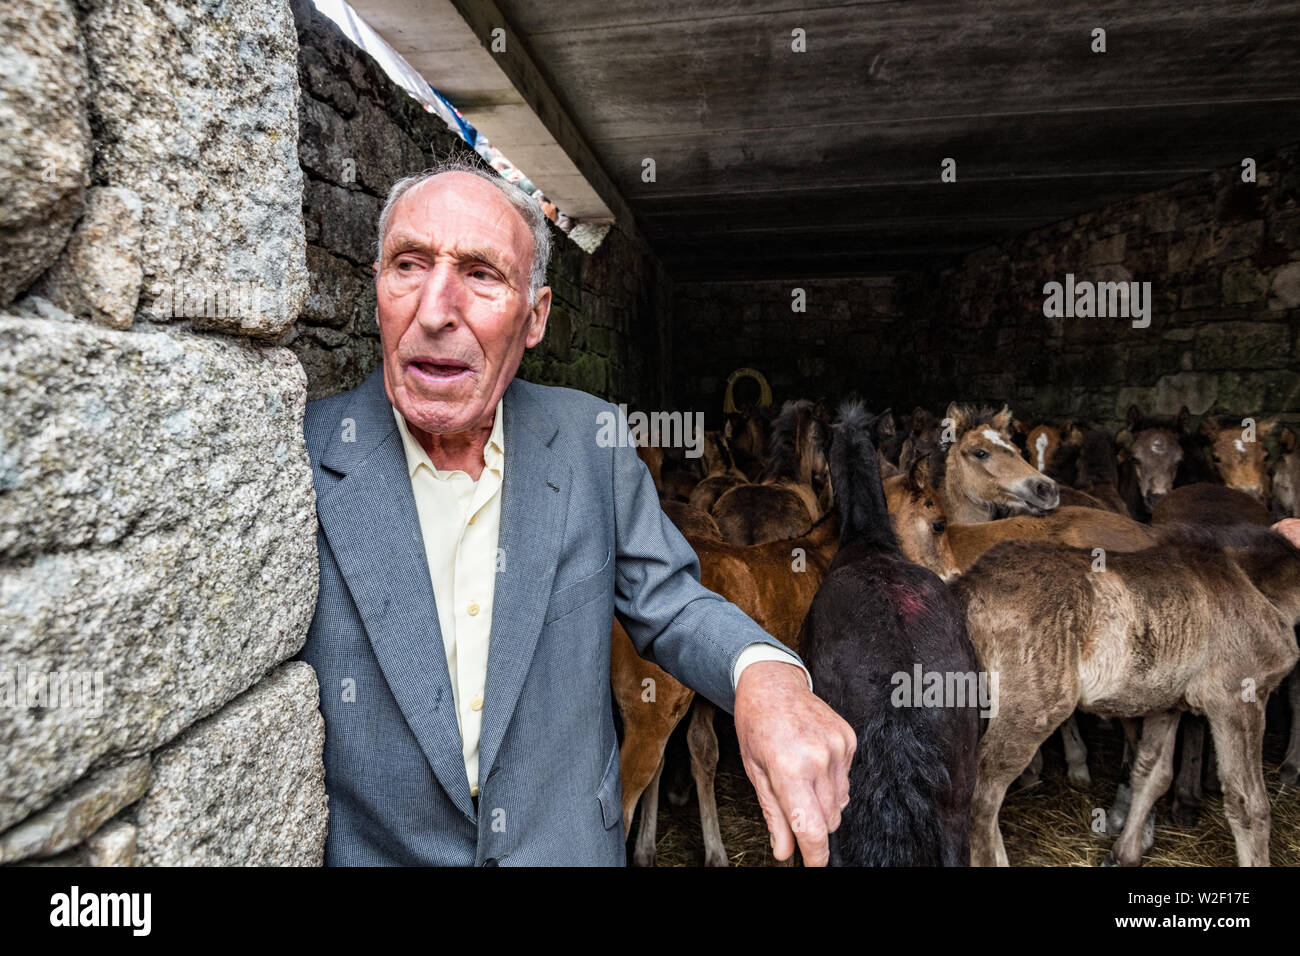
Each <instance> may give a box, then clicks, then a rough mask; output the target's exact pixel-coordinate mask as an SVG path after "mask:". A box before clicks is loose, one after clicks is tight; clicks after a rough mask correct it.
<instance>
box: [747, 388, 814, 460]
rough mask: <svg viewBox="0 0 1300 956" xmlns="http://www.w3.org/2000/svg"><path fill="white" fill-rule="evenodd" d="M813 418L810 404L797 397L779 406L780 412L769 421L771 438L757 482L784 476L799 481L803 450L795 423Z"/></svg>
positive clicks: (804, 399)
mask: <svg viewBox="0 0 1300 956" xmlns="http://www.w3.org/2000/svg"><path fill="white" fill-rule="evenodd" d="M812 418H813V403H812V402H811V401H810V400H808V399H806V398H800V399H798V400H795V401H789V402H786V403H785V404H784V405H782V406H781V414H779V415H777V416H776V418H775V420H773V422H772V437H771V440H770V442H769V444H768V454H767V466H766V467H765V468H764V469H763V474H762V475H760V476H759V481H771V480H772V479H775V478H788V479H790V480H791V481H802V480H803V478H804V476H803V475H802V474H800V469H801V467H803V466H804V464H805V462H804V461H803V452H802V450H801V449H800V448H799V432H800V428H799V426H800V425H801V424H802V423H803V422H804V421H808V420H811V419H812Z"/></svg>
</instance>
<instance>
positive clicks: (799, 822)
mask: <svg viewBox="0 0 1300 956" xmlns="http://www.w3.org/2000/svg"><path fill="white" fill-rule="evenodd" d="M796 793H797V794H798V795H797V796H796V797H794V798H793V799H792V800H791V801H790V803H789V805H788V811H787V812H788V815H789V820H790V827H791V829H792V830H794V836H795V839H796V840H798V841H799V852H800V854H802V855H803V865H804V866H825V865H826V864H827V863H828V862H830V857H831V852H830V842H829V833H830V830H829V829H828V828H827V825H826V817H825V815H824V814H823V813H822V807H821V801H820V800H819V799H818V797H817V794H816V793H815V792H814V791H813V789H812V788H811V787H809V786H807V785H805V786H802V787H800V788H799V789H798V790H797V791H796ZM836 813H837V814H838V811H836Z"/></svg>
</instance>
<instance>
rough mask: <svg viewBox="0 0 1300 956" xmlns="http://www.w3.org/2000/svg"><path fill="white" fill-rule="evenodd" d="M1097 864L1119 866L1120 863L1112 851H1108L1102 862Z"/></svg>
mask: <svg viewBox="0 0 1300 956" xmlns="http://www.w3.org/2000/svg"><path fill="white" fill-rule="evenodd" d="M1097 865H1098V866H1119V864H1118V863H1116V862H1115V857H1114V855H1113V854H1111V853H1107V854H1106V855H1105V856H1104V857H1102V858H1101V862H1100V863H1098V864H1097Z"/></svg>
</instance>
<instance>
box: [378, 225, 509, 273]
mask: <svg viewBox="0 0 1300 956" xmlns="http://www.w3.org/2000/svg"><path fill="white" fill-rule="evenodd" d="M429 248H430V245H429V243H428V242H427V241H426V240H424V239H421V238H420V237H418V236H413V235H410V234H406V235H403V234H401V233H398V234H396V235H394V236H393V237H392V238H390V239H389V240H388V242H387V243H385V248H384V251H385V253H386V254H387V255H388V256H389V258H392V257H393V256H399V255H401V254H402V253H404V252H425V251H428V250H429ZM451 254H452V255H453V256H454V257H455V258H456V260H457V261H458V262H475V261H478V262H485V263H487V264H488V265H490V266H491V267H492V268H494V269H496V270H497V271H498V272H500V273H501V274H502V275H504V276H506V277H507V278H509V277H510V269H509V268H508V267H507V266H506V263H505V261H504V259H503V258H502V256H501V254H500V253H499V252H497V251H496V250H494V249H490V248H487V247H483V246H475V247H471V248H467V249H455V250H452V253H451Z"/></svg>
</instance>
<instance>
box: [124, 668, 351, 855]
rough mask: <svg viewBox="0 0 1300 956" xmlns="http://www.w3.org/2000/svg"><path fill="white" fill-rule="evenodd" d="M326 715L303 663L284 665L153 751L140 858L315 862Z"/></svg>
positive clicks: (140, 820) (321, 825)
mask: <svg viewBox="0 0 1300 956" xmlns="http://www.w3.org/2000/svg"><path fill="white" fill-rule="evenodd" d="M324 746H325V721H324V719H323V718H322V717H321V714H320V691H319V687H318V686H317V683H316V672H315V671H314V670H312V668H311V665H310V664H306V663H304V662H302V661H291V662H289V663H287V664H283V665H281V666H280V667H279V668H277V669H276V670H275V671H274V672H272V673H271V674H270V675H268V676H267V677H266V679H265V680H263V681H262V682H261V683H259V684H257V685H256V686H255V687H253V688H252V689H251V690H249V691H248V692H247V693H245V694H243V695H242V696H241V697H239V698H237V699H236V700H234V701H232V702H231V703H229V704H227V705H226V706H225V707H224V708H222V709H221V710H220V711H219V712H217V713H216V714H213V715H212V716H211V717H209V718H207V719H206V720H203V721H201V722H199V723H198V724H196V725H195V726H193V727H191V728H189V729H188V730H186V731H185V732H184V733H183V734H181V736H180V737H178V738H177V739H176V740H175V741H174V742H173V743H172V744H170V745H169V746H167V747H165V748H164V749H163V750H162V751H161V752H159V753H157V754H155V755H154V760H153V784H152V785H151V786H150V788H149V792H148V793H147V794H146V795H145V797H144V799H143V800H141V801H140V803H139V805H138V806H137V808H136V814H135V821H136V826H137V827H138V829H139V834H138V837H137V842H136V860H135V863H136V865H137V866H321V865H322V864H323V863H324V859H325V830H326V823H327V820H328V812H327V801H326V795H325V763H324V759H323V756H322V752H323V750H324Z"/></svg>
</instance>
